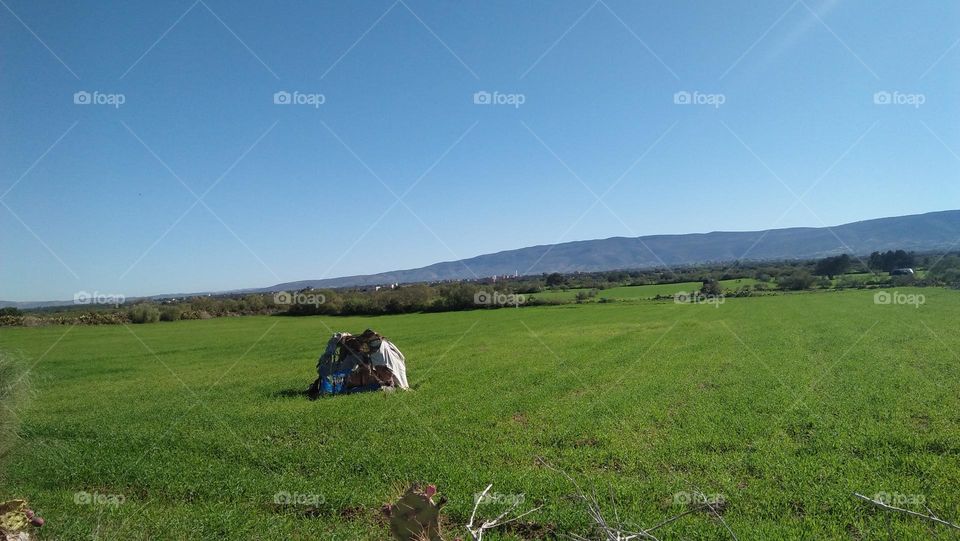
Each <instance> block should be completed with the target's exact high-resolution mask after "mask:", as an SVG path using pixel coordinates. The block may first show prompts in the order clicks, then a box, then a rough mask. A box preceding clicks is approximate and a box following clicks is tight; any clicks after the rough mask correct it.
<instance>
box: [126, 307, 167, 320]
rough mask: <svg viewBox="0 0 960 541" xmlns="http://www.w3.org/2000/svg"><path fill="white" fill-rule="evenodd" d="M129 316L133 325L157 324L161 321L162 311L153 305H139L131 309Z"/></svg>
mask: <svg viewBox="0 0 960 541" xmlns="http://www.w3.org/2000/svg"><path fill="white" fill-rule="evenodd" d="M127 316H128V317H129V318H130V321H131V322H132V323H156V322H158V321H160V310H158V309H157V307H156V306H154V305H152V304H137V305H135V306H132V307H130V310H129V311H128V312H127Z"/></svg>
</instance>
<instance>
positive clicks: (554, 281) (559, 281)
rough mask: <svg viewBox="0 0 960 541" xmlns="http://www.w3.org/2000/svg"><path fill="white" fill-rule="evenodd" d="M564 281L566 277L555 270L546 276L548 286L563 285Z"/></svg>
mask: <svg viewBox="0 0 960 541" xmlns="http://www.w3.org/2000/svg"><path fill="white" fill-rule="evenodd" d="M566 282H567V279H566V278H564V276H563V275H562V274H560V273H559V272H555V273H553V274H550V275H549V276H547V285H548V286H550V287H555V286H559V285H563V284H565V283H566Z"/></svg>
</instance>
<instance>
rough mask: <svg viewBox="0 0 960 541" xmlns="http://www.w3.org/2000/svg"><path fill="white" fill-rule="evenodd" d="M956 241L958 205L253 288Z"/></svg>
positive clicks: (793, 255)
mask: <svg viewBox="0 0 960 541" xmlns="http://www.w3.org/2000/svg"><path fill="white" fill-rule="evenodd" d="M958 242H960V210H947V211H940V212H929V213H926V214H915V215H910V216H898V217H893V218H878V219H874V220H865V221H861V222H853V223H848V224H843V225H838V226H833V227H793V228H788V229H768V230H765V231H715V232H712V233H691V234H684V235H650V236H645V237H611V238H608V239H600V240H583V241H575V242H564V243H561V244H547V245H540V246H530V247H528V248H519V249H516V250H506V251H503V252H497V253H493V254H484V255H479V256H476V257H471V258H469V259H462V260H458V261H446V262H443V263H434V264H433V265H428V266H426V267H421V268H417V269H408V270H397V271H391V272H382V273H378V274H364V275H356V276H344V277H341V278H328V279H323V280H301V281H297V282H286V283H282V284H276V285H274V286H271V287H267V288H262V289H260V290H257V291H282V290H288V289H302V288H305V287H327V288H334V287H350V286H365V285H379V284H392V283H410V282H430V281H438V280H469V279H476V278H484V277H489V276H495V275H496V276H502V275H513V274H514V273H518V274H520V275H529V274H541V273H550V272H561V273H569V272H577V271H581V272H588V271H604V270H617V269H642V268H651V267H664V266H669V267H674V266H685V265H697V264H703V263H722V262H732V261H737V260H742V261H770V260H789V259H815V258H820V257H826V256H830V255H838V254H843V253H848V254H851V255H867V254H869V253H871V252H874V251H884V250H899V249H902V250H907V251H916V252H930V251H938V250H950V249H953V248H955V247H956V246H957V244H958Z"/></svg>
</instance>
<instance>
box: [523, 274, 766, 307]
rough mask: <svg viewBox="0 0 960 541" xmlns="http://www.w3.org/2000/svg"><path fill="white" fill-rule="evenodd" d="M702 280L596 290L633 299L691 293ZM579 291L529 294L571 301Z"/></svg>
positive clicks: (733, 285) (748, 281)
mask: <svg viewBox="0 0 960 541" xmlns="http://www.w3.org/2000/svg"><path fill="white" fill-rule="evenodd" d="M755 284H757V280H755V279H753V278H737V279H734V280H721V281H720V285H721V286H722V287H723V288H724V289H727V290H731V291H735V290H736V289H738V288H740V287H743V286H748V285H755ZM702 285H703V283H702V282H678V283H675V284H650V285H643V286H620V287H611V288H610V289H603V290H600V291H598V292H597V298H598V299H616V300H633V299H652V298H654V297H656V296H657V295H673V294H676V293H679V292H681V291H682V292H686V293H692V292H694V291H697V290H699V289H700V286H702ZM579 291H588V290H587V289H568V290H566V291H563V290H551V291H544V292H541V293H532V294H530V295H529V297H531V298H536V299H539V300H544V301H550V302H557V301H566V302H569V301H573V300H574V299H576V297H577V292H579Z"/></svg>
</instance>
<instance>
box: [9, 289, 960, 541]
mask: <svg viewBox="0 0 960 541" xmlns="http://www.w3.org/2000/svg"><path fill="white" fill-rule="evenodd" d="M618 289H626V288H618ZM630 289H638V290H639V289H641V288H630ZM614 291H616V290H608V292H614ZM900 291H901V292H903V293H921V294H923V295H925V297H926V302H925V304H923V305H921V306H919V307H913V306H909V305H876V304H874V302H873V292H870V291H844V292H818V293H802V294H787V295H776V296H763V297H753V298H735V299H734V298H731V299H727V300H726V302H725V303H724V304H722V305H720V306H716V305H679V304H674V303H672V302H644V303H612V304H599V303H590V304H584V305H564V306H553V307H524V308H519V309H516V308H509V309H499V310H476V311H470V312H455V313H442V314H414V315H403V316H389V317H351V318H331V317H305V318H290V317H242V318H222V319H213V320H206V321H181V322H175V323H158V324H149V325H137V326H130V327H124V326H100V327H75V328H72V329H70V328H66V327H44V328H4V329H2V330H0V349H2V350H4V351H6V352H8V354H9V355H10V356H12V357H13V358H14V359H17V360H18V362H21V363H24V364H25V365H26V366H33V369H32V373H31V377H30V385H31V392H30V393H29V399H28V400H27V401H26V402H22V403H20V404H19V405H18V406H17V413H18V416H19V417H20V419H21V426H20V431H21V441H20V443H19V444H18V445H17V447H16V450H15V451H14V452H13V454H12V455H11V456H10V457H9V464H8V466H7V471H6V472H5V473H6V475H5V477H4V478H3V480H2V482H0V500H2V499H5V498H9V497H26V498H28V499H29V500H30V501H31V503H32V504H33V507H34V508H35V509H37V510H38V511H39V512H40V514H41V515H43V516H44V517H45V518H47V520H48V526H47V527H45V528H44V529H43V530H42V532H41V536H42V538H45V539H91V538H94V539H144V540H146V539H220V538H239V539H342V540H352V539H385V538H387V532H386V529H385V526H384V523H383V521H382V520H381V519H380V518H379V511H378V509H379V508H380V506H381V505H382V504H384V503H386V502H387V501H388V500H390V499H391V498H392V497H393V496H394V495H396V494H397V492H398V488H399V487H401V486H402V485H404V484H405V483H408V482H411V481H424V482H434V483H436V484H437V485H438V487H439V489H440V492H441V494H444V495H445V496H446V497H447V498H449V504H448V505H447V507H446V508H445V511H444V516H445V517H446V519H447V520H448V522H449V523H450V524H453V523H460V524H463V523H465V522H466V520H467V518H468V516H469V512H470V510H471V508H472V506H473V495H474V494H475V493H477V492H479V491H481V490H482V489H483V488H484V487H485V486H486V485H487V484H488V483H491V482H492V483H495V484H494V491H496V492H499V493H501V494H508V495H512V494H524V495H525V496H524V498H525V501H526V502H527V503H526V504H525V506H524V507H528V506H533V505H534V504H535V503H538V502H543V503H544V504H545V507H544V508H543V509H542V510H541V511H540V512H538V513H536V514H534V515H531V516H530V517H528V518H529V519H530V521H531V522H532V523H533V524H523V525H522V527H518V528H514V529H508V530H506V531H504V532H500V533H494V534H492V535H491V536H490V539H518V538H524V537H535V536H537V535H540V536H544V537H550V536H551V535H553V534H551V533H550V532H556V533H561V532H577V533H580V534H586V533H588V532H589V527H590V523H589V520H588V518H587V516H586V514H585V512H584V510H583V507H582V505H581V504H580V503H578V502H576V501H575V500H574V499H573V498H571V495H572V494H573V492H574V490H573V487H572V486H571V485H570V483H569V482H568V481H566V480H565V479H564V478H563V477H562V476H561V475H559V474H558V473H556V472H554V471H552V470H550V469H547V468H544V467H542V466H540V465H538V463H537V457H543V458H544V459H545V460H547V461H548V462H549V463H551V464H553V465H555V466H556V467H558V468H562V469H563V470H565V471H566V472H568V473H569V474H570V475H572V476H574V477H575V478H577V479H578V480H579V481H580V482H582V483H584V484H587V485H589V484H593V485H596V487H597V490H598V492H599V493H601V494H602V495H603V496H602V499H603V500H605V501H606V502H607V503H606V508H607V510H608V511H609V513H610V515H611V516H612V515H613V508H614V505H613V504H612V503H610V501H609V500H610V499H609V498H608V497H607V495H608V494H612V495H613V496H615V500H616V506H615V507H616V510H617V513H618V514H619V516H620V518H621V519H623V520H624V521H626V522H628V523H632V524H634V525H637V526H642V525H646V526H649V525H652V524H654V523H656V522H658V521H659V520H661V519H664V518H667V517H669V516H672V515H674V514H677V513H679V512H680V511H682V510H683V509H684V507H683V506H682V504H680V503H677V499H678V496H677V494H680V495H681V496H679V498H680V499H682V497H683V496H682V494H683V493H686V492H690V491H692V490H694V489H699V490H700V491H702V492H704V493H706V494H718V495H722V497H723V499H724V500H725V501H727V502H728V504H729V506H728V508H727V510H726V512H725V514H724V519H725V520H726V522H727V524H729V525H730V527H731V528H732V529H733V531H734V532H736V533H737V535H738V536H739V538H740V539H878V538H883V539H886V538H887V536H888V535H892V537H891V538H892V539H926V538H930V537H932V535H933V534H934V533H940V535H944V536H949V533H948V532H947V531H945V530H942V531H940V532H935V531H934V529H933V528H934V527H933V525H932V524H931V523H929V522H925V521H922V520H918V519H916V518H912V517H907V516H902V515H895V516H894V515H890V514H885V513H881V512H877V511H873V510H870V509H869V508H867V507H865V506H864V505H863V504H862V503H859V502H857V501H855V500H854V499H853V498H851V493H852V492H854V491H859V492H862V493H865V494H874V493H877V492H881V491H882V492H887V493H899V494H902V495H907V496H909V497H912V498H914V500H916V498H918V497H920V498H923V499H924V501H925V502H926V503H927V504H928V505H929V506H930V507H932V508H933V509H935V510H937V511H938V512H939V513H940V514H941V515H942V516H944V517H945V518H953V519H955V520H960V492H958V491H957V487H958V486H960V398H958V397H960V357H958V352H960V334H958V333H957V332H956V323H957V321H958V320H960V292H956V291H946V290H937V289H932V288H930V289H922V290H920V289H918V290H907V289H902V290H900ZM605 293H606V292H605ZM644 295H646V293H644ZM366 327H372V328H374V329H376V330H378V331H380V332H382V333H384V334H385V335H386V336H388V337H390V338H391V339H392V340H394V342H396V344H397V345H398V346H399V347H400V348H401V349H402V350H403V351H404V353H405V354H406V356H407V359H408V375H409V378H410V382H411V385H412V386H413V390H412V391H410V392H406V393H395V394H382V393H368V394H362V395H353V396H345V397H337V398H333V399H322V400H318V401H315V402H311V401H308V400H305V399H304V398H302V397H301V396H299V395H298V394H297V392H298V391H299V390H302V389H303V388H305V387H306V386H307V385H308V384H309V383H310V381H312V379H313V378H314V376H315V374H314V371H313V369H314V362H315V359H316V357H317V355H318V353H319V352H320V349H321V348H322V347H323V345H324V343H325V341H326V339H327V337H328V336H329V334H330V333H331V330H349V331H352V332H359V331H362V330H363V329H364V328H366ZM278 493H288V494H292V495H299V499H300V500H301V501H302V502H303V503H305V504H306V503H309V504H310V505H309V506H307V505H297V504H293V505H285V506H284V505H276V504H275V495H276V494H278ZM296 498H297V496H295V499H296ZM78 502H79V503H78ZM499 509H501V507H499V506H497V505H490V506H483V507H481V513H483V514H484V515H486V516H490V517H492V516H494V515H495V514H497V512H498V510H499ZM919 509H920V510H922V506H919ZM658 532H659V533H660V534H661V535H660V538H661V539H696V540H708V539H721V538H724V535H725V534H724V532H723V530H722V526H721V525H720V524H719V523H718V522H717V521H716V520H715V519H711V518H710V517H709V516H707V515H703V514H694V515H690V516H688V517H684V518H683V519H681V520H679V521H677V522H675V523H673V524H671V525H670V526H667V527H665V528H663V529H662V530H658ZM451 533H454V534H458V535H459V534H461V532H459V531H454V532H451ZM448 538H449V539H453V535H450V536H449V537H448Z"/></svg>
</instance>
